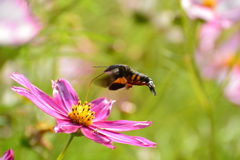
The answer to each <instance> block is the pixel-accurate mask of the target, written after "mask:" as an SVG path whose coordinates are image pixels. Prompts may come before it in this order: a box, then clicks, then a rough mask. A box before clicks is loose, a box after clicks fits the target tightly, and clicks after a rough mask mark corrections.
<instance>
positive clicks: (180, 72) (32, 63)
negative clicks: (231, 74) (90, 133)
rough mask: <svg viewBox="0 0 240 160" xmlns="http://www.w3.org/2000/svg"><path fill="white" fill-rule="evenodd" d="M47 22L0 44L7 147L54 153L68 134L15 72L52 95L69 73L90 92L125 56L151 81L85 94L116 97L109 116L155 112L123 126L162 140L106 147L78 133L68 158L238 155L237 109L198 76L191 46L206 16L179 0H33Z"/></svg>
mask: <svg viewBox="0 0 240 160" xmlns="http://www.w3.org/2000/svg"><path fill="white" fill-rule="evenodd" d="M28 2H29V4H30V6H31V8H32V9H33V13H34V15H35V16H37V17H38V18H39V20H40V21H41V22H42V24H43V29H42V31H41V32H40V34H39V35H38V36H37V37H35V38H34V39H33V40H32V41H31V42H30V43H28V44H25V45H23V46H19V47H3V46H2V47H0V59H1V65H0V66H1V73H0V75H1V79H0V81H1V85H0V87H1V88H0V91H1V94H0V98H1V101H0V155H2V154H3V153H4V152H5V151H6V150H8V149H9V148H12V149H13V150H14V156H15V158H16V159H18V160H21V159H27V160H28V159H29V160H32V159H34V160H38V159H48V160H50V159H56V158H57V157H58V155H59V154H60V152H61V151H62V149H63V148H64V147H65V145H66V143H67V141H68V139H69V135H67V134H63V133H59V134H56V133H54V132H52V131H51V128H52V127H53V126H54V125H55V120H54V119H53V118H52V117H50V116H48V115H46V114H45V113H43V112H42V111H41V110H39V109H38V108H37V107H36V106H35V105H34V104H33V103H32V102H31V101H29V100H28V99H26V98H25V97H22V96H20V95H18V94H16V93H15V92H13V91H11V86H13V85H14V86H19V85H18V84H16V83H15V82H13V80H11V79H10V78H9V75H10V74H11V73H12V72H18V73H21V74H24V75H25V76H26V77H27V78H28V79H29V80H30V81H31V82H32V83H33V84H35V85H36V86H37V87H39V88H40V89H41V90H43V91H44V92H46V93H47V94H49V95H52V87H51V81H50V80H56V79H58V78H65V79H67V80H68V81H69V82H70V83H71V84H72V85H73V87H74V88H75V89H76V91H77V93H78V95H79V97H80V99H81V100H85V97H86V93H87V86H88V84H89V82H90V81H91V80H92V79H93V78H94V77H96V76H97V75H98V74H100V73H102V72H103V70H104V68H93V67H92V66H108V65H112V64H119V63H123V64H127V65H129V66H131V67H132V68H134V69H135V70H137V71H139V72H141V73H144V74H146V75H148V76H149V77H151V78H152V79H153V82H154V83H155V85H156V92H157V96H153V95H152V94H151V93H150V91H149V89H148V88H147V87H146V86H143V87H138V86H134V87H133V88H132V89H130V90H125V89H121V90H118V91H108V90H107V89H105V88H100V87H98V86H96V85H92V86H91V90H90V95H89V98H88V100H89V101H91V100H94V99H96V98H99V97H106V98H107V99H115V100H116V101H117V102H116V103H115V104H114V106H113V109H112V113H111V115H110V117H109V120H120V119H126V120H135V121H137V120H138V121H145V120H149V121H152V122H153V124H152V125H151V126H150V127H147V128H145V129H141V130H136V131H131V132H125V133H124V134H127V135H133V136H141V137H145V138H147V139H149V140H151V141H153V142H156V143H157V147H156V148H141V147H136V146H130V145H126V144H119V143H114V146H116V149H115V150H111V149H108V148H106V147H104V146H102V145H100V144H97V143H95V142H93V141H91V140H89V139H87V138H85V137H80V138H75V139H74V140H73V142H72V143H71V145H70V147H69V148H68V150H67V152H66V154H65V157H64V159H66V160H67V159H71V160H75V159H76V160H77V159H81V160H92V159H102V160H108V159H114V160H123V159H128V160H186V159H189V160H195V159H196V160H198V159H204V160H214V159H217V160H228V159H229V160H237V159H240V140H239V137H240V127H239V124H240V111H239V108H238V107H237V106H235V105H233V104H231V103H229V102H228V101H227V100H226V99H225V98H224V97H223V96H222V93H221V92H222V90H221V88H219V87H218V86H216V84H215V83H214V82H208V81H204V80H203V79H201V78H200V77H199V74H198V71H197V69H196V67H195V64H194V59H193V54H194V49H195V47H196V46H197V31H198V28H199V25H200V23H201V22H196V21H191V20H189V19H188V18H187V17H186V15H185V13H184V12H183V11H182V9H181V7H180V4H179V1H176V0H161V1H157V0H143V1H137V0H133V1H129V0H118V1H112V0H98V1H89V0H69V1H64V0H41V1H37V0H29V1H28Z"/></svg>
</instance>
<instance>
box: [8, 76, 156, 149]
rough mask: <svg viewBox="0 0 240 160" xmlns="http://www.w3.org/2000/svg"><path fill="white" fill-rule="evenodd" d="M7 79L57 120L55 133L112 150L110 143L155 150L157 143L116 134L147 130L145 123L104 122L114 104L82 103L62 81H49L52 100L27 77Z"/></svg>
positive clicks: (66, 82) (21, 93)
mask: <svg viewBox="0 0 240 160" xmlns="http://www.w3.org/2000/svg"><path fill="white" fill-rule="evenodd" d="M10 77H11V78H12V79H13V80H15V81H16V82H18V83H19V84H21V85H22V86H24V87H26V88H27V89H25V88H21V87H12V90H13V91H15V92H17V93H18V94H20V95H23V96H25V97H27V98H28V99H30V100H31V101H32V102H33V103H34V104H35V105H37V106H38V107H39V108H40V109H41V110H42V111H44V112H45V113H47V114H48V115H50V116H52V117H54V118H56V121H57V125H56V126H55V127H54V131H55V132H56V133H60V132H63V133H68V134H69V133H75V132H81V134H83V135H84V136H85V137H87V138H89V139H91V140H93V141H95V142H97V143H100V144H102V145H104V146H106V147H108V148H111V149H114V148H115V147H114V146H113V145H112V142H118V143H125V144H130V145H135V146H141V147H155V145H156V143H154V142H151V141H149V140H147V139H145V138H142V137H135V136H127V135H124V134H120V133H118V132H123V131H130V130H136V129H141V128H145V127H148V126H149V125H151V123H152V122H148V121H127V120H118V121H107V120H106V119H107V118H108V116H109V114H110V111H111V107H112V104H113V103H114V101H112V100H110V101H108V100H106V99H105V98H98V99H96V100H94V101H92V102H91V103H87V102H84V103H81V101H80V100H79V98H78V96H77V94H76V92H75V90H74V89H73V88H72V86H71V85H70V84H69V83H68V81H66V80H64V79H59V80H57V81H53V82H52V86H53V98H51V97H49V96H48V95H47V94H45V93H44V92H42V91H41V90H40V89H38V88H37V87H35V86H34V85H32V84H31V83H30V82H29V81H28V79H27V78H26V77H24V76H23V75H21V74H18V73H12V74H11V75H10Z"/></svg>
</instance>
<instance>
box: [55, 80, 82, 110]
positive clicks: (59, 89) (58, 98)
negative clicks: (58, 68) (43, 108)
mask: <svg viewBox="0 0 240 160" xmlns="http://www.w3.org/2000/svg"><path fill="white" fill-rule="evenodd" d="M52 87H53V98H54V101H55V102H56V103H57V104H58V105H59V106H61V107H62V109H63V110H64V111H66V112H67V113H69V112H70V111H71V108H72V105H76V104H77V103H78V101H79V99H78V96H77V93H76V92H75V90H74V89H73V88H72V86H71V84H69V82H68V81H66V80H65V79H59V80H57V81H52Z"/></svg>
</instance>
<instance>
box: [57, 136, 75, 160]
mask: <svg viewBox="0 0 240 160" xmlns="http://www.w3.org/2000/svg"><path fill="white" fill-rule="evenodd" d="M73 138H74V135H73V134H71V137H70V138H69V140H68V143H67V145H66V146H65V148H64V149H63V151H62V152H61V154H60V155H59V156H58V158H57V160H61V159H62V158H63V157H64V154H65V152H66V151H67V149H68V147H69V145H70V143H71V142H72V140H73Z"/></svg>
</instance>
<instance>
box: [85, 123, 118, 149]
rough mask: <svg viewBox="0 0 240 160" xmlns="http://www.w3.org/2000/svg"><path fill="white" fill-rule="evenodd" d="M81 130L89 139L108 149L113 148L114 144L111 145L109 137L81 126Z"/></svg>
mask: <svg viewBox="0 0 240 160" xmlns="http://www.w3.org/2000/svg"><path fill="white" fill-rule="evenodd" d="M81 131H82V133H83V135H84V136H86V137H87V138H88V139H91V140H93V141H94V142H96V143H100V144H102V145H104V146H106V147H108V148H110V149H114V148H115V146H113V145H112V141H111V139H109V138H108V137H107V136H104V135H101V134H98V133H96V132H95V131H93V130H91V129H89V128H81Z"/></svg>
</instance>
